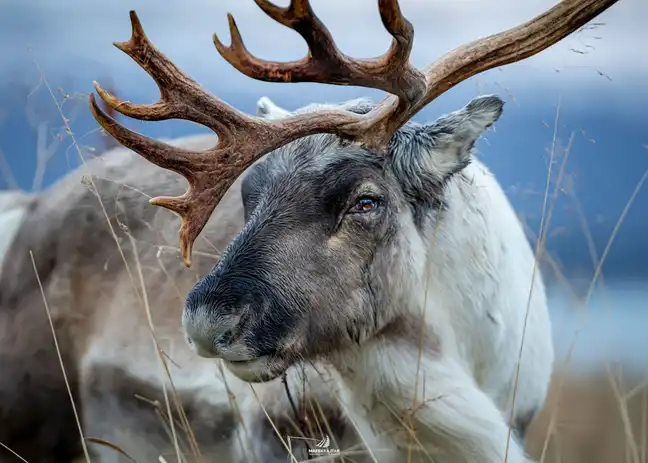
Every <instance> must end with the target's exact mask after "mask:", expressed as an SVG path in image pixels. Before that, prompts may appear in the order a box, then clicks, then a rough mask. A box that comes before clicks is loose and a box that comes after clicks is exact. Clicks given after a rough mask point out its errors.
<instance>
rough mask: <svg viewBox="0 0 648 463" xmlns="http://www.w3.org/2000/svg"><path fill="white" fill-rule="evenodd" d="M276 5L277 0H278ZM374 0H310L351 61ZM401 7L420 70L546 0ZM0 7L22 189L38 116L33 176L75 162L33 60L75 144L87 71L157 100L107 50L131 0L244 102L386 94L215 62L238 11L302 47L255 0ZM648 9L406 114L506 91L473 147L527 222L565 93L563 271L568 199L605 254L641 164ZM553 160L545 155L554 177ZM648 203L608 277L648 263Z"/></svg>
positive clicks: (182, 53)
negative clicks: (254, 73)
mask: <svg viewBox="0 0 648 463" xmlns="http://www.w3.org/2000/svg"><path fill="white" fill-rule="evenodd" d="M277 3H278V4H280V5H286V4H287V3H288V1H287V0H282V1H278V2H277ZM376 4H377V2H376V1H374V0H354V1H353V2H350V1H346V2H344V1H340V0H312V5H313V8H314V10H315V11H316V13H317V14H318V15H319V16H320V18H321V19H322V20H323V21H324V22H325V23H326V24H327V25H328V26H329V28H330V30H331V31H332V33H333V35H334V37H335V38H336V41H337V43H338V45H339V47H340V48H341V49H342V50H343V51H345V52H346V53H348V54H350V55H353V56H358V57H370V56H373V55H378V54H381V53H383V52H384V51H385V50H386V49H387V47H388V46H389V43H390V37H389V35H388V34H387V33H386V32H385V31H384V29H383V27H382V24H381V22H380V18H379V16H378V11H377V6H376ZM400 4H401V8H402V10H403V12H404V14H405V15H406V16H407V17H408V19H410V21H411V22H412V23H413V24H414V27H415V30H416V38H415V44H414V51H413V54H412V60H413V62H414V64H416V65H418V66H424V65H425V64H427V63H429V62H431V61H433V60H434V59H435V58H438V57H439V56H440V55H441V54H443V53H445V52H447V51H449V50H450V49H452V48H454V47H456V46H458V45H460V44H462V43H464V42H467V41H470V40H474V39H476V38H478V37H480V36H483V35H486V34H490V33H494V32H498V31H500V30H503V29H505V28H508V27H512V26H514V25H516V24H518V23H520V22H523V21H525V20H528V19H530V18H531V17H533V16H534V15H536V14H538V13H540V12H541V11H543V10H544V9H546V8H548V7H549V6H551V4H552V2H551V1H547V0H533V1H525V2H519V1H518V0H497V1H495V0H401V2H400ZM0 5H1V6H0V8H1V9H2V15H1V16H0V43H2V53H0V150H2V152H3V153H4V157H5V158H6V160H7V161H8V164H9V165H10V167H11V171H12V172H13V174H14V177H15V180H16V182H17V183H18V185H19V186H20V187H21V188H24V189H30V188H31V187H32V183H33V182H32V179H33V177H34V173H35V164H36V162H35V159H36V156H35V152H36V143H37V142H36V140H37V136H36V131H35V128H34V121H40V122H42V121H47V122H48V125H47V126H45V127H44V128H42V130H44V132H45V133H46V134H47V137H46V138H47V139H48V140H49V141H50V142H55V145H53V146H56V147H57V148H58V149H57V150H55V151H54V154H53V155H52V158H51V160H50V162H49V164H48V169H47V171H46V172H44V173H43V177H42V185H43V186H47V185H49V184H51V183H52V182H53V181H55V180H56V179H57V178H59V177H60V176H61V175H64V174H65V172H67V171H69V169H70V168H72V167H74V166H76V165H77V163H78V161H77V155H76V153H75V152H74V151H72V150H70V149H69V145H70V143H69V140H68V139H67V138H65V137H63V139H62V141H61V142H58V143H56V138H55V135H56V133H57V132H58V131H59V130H60V126H61V120H60V117H59V116H58V115H57V113H56V109H55V107H54V105H53V103H52V100H51V98H50V96H49V94H48V93H47V91H46V89H45V88H44V86H43V85H39V80H40V71H38V69H37V67H36V65H38V67H40V69H41V70H42V73H43V75H44V76H45V78H46V79H47V80H48V82H49V83H50V84H51V86H52V87H53V88H54V89H56V88H57V87H61V88H62V89H63V91H64V92H65V93H67V94H70V95H77V94H78V95H80V96H79V99H78V103H77V104H76V105H74V104H73V103H74V102H73V101H68V102H66V103H65V105H64V110H65V111H66V114H67V115H68V116H69V117H70V118H71V124H72V129H73V130H74V132H75V134H76V135H77V136H78V137H79V138H80V139H81V140H82V143H83V144H87V145H94V146H98V147H99V146H100V145H97V143H100V142H101V140H100V139H99V137H98V136H97V132H96V123H95V121H94V120H93V119H92V118H91V116H90V115H89V112H88V110H87V104H86V102H85V100H84V99H83V95H84V94H87V93H88V92H90V91H91V90H92V86H91V83H92V81H93V80H99V81H100V82H101V83H102V84H104V85H114V87H115V88H116V89H117V91H118V93H119V94H120V96H122V97H124V98H126V99H130V100H132V101H136V102H152V101H153V100H154V99H156V98H157V90H156V87H155V85H154V84H153V82H152V81H151V80H150V78H149V77H148V76H147V75H146V73H145V72H144V71H142V70H141V69H140V68H138V66H137V65H136V64H135V63H134V62H132V61H131V60H130V59H129V58H128V57H127V56H125V55H124V54H123V53H121V52H120V51H119V50H117V49H116V48H114V47H113V46H112V42H113V41H122V40H126V39H127V38H128V36H129V32H130V25H129V21H128V10H129V9H131V8H134V9H136V10H137V12H138V14H139V16H140V19H141V20H142V22H143V25H144V28H145V30H146V31H147V33H148V35H149V37H150V38H151V40H152V41H153V42H154V43H155V44H156V45H157V46H158V47H159V48H160V49H161V50H162V51H163V52H164V53H166V54H167V55H168V56H169V57H170V58H172V59H173V60H174V61H175V62H176V64H177V65H178V66H180V67H181V68H182V69H183V70H184V71H185V72H187V73H188V74H190V75H191V76H192V77H194V78H195V79H196V80H197V81H198V82H200V83H201V84H202V85H204V86H205V87H206V88H207V89H208V90H210V91H211V92H212V93H214V94H216V95H218V96H219V97H221V98H223V99H225V100H226V101H228V102H229V103H231V104H233V105H234V106H236V107H238V108H239V109H242V110H244V111H248V112H252V111H254V104H255V102H256V101H257V99H258V98H259V97H260V96H262V95H266V96H269V97H270V98H272V99H273V100H274V101H275V102H276V103H277V104H280V105H282V106H286V107H288V108H294V107H297V106H299V105H303V104H307V103H309V102H312V101H320V102H321V101H336V100H343V99H347V98H354V97H358V96H370V97H373V98H375V99H379V98H380V97H381V94H380V93H379V92H377V91H369V90H366V89H361V88H354V87H346V88H342V87H333V86H327V85H316V84H271V83H264V82H257V81H253V80H251V79H248V78H247V77H245V76H243V75H240V74H239V73H238V72H237V71H236V70H234V69H233V68H232V67H230V66H229V65H228V64H227V63H226V62H225V61H224V60H223V59H222V58H220V56H219V55H218V53H217V52H216V50H215V49H214V47H213V44H212V42H211V35H212V33H214V32H217V33H218V34H219V36H220V37H221V38H223V40H224V41H226V42H227V41H228V40H229V39H228V32H227V21H226V13H227V12H232V13H233V14H234V16H235V17H236V19H237V22H238V24H239V26H240V29H241V32H242V34H243V37H244V39H245V41H246V44H247V46H248V48H249V49H250V50H251V51H252V52H253V53H255V54H257V55H258V56H260V57H263V58H267V59H276V60H291V59H295V58H299V57H301V56H302V55H303V54H304V53H305V52H306V46H305V44H304V43H303V42H302V41H301V38H300V37H299V36H298V35H297V34H296V33H294V32H292V31H290V30H288V29H286V28H283V27H282V26H280V25H278V24H276V23H274V22H273V21H272V20H271V19H269V18H267V17H266V16H265V15H264V14H263V13H262V12H261V11H260V10H259V8H258V7H257V6H256V5H255V4H254V2H253V1H252V0H182V1H180V0H165V1H164V2H159V1H153V0H132V1H128V2H126V1H123V0H116V1H111V2H97V1H89V0H86V1H80V0H59V1H57V2H45V1H43V0H0ZM646 17H648V2H645V1H643V0H620V2H619V3H618V4H616V5H615V6H613V7H612V8H611V9H610V10H608V11H607V12H605V13H604V14H603V15H601V16H600V17H599V18H597V19H596V20H595V22H596V23H603V24H600V25H597V27H593V28H588V29H586V30H584V31H581V32H580V33H578V34H574V35H572V36H570V37H569V38H567V39H565V40H564V41H563V42H560V43H558V44H556V45H555V46H553V47H551V48H550V49H548V50H546V51H544V52H542V53H540V54H539V55H536V56H535V57H532V58H530V59H527V60H525V61H523V62H521V63H516V64H512V65H509V66H505V67H504V68H500V69H497V70H493V71H489V72H486V73H484V74H481V75H479V76H476V77H475V78H472V79H470V80H469V81H467V82H464V83H462V84H460V85H459V86H457V87H456V88H454V89H452V90H451V91H450V92H448V93H447V94H445V95H443V96H442V97H441V98H439V99H438V100H437V101H435V102H433V103H432V104H430V105H429V106H428V107H427V108H426V109H425V110H424V111H423V112H422V113H420V114H419V115H418V116H417V117H416V119H417V120H420V121H424V120H426V119H427V120H430V119H433V118H435V117H438V115H440V114H442V113H445V112H447V111H451V110H454V109H457V108H458V107H460V106H462V105H464V104H465V103H466V102H467V101H469V100H470V99H471V98H472V97H474V96H476V95H478V94H480V93H498V94H499V95H500V96H502V97H503V98H504V99H505V100H506V101H507V105H506V107H505V112H504V115H503V116H502V118H501V120H500V121H499V122H498V124H497V127H496V130H495V132H490V133H488V135H487V137H486V139H484V140H481V141H480V143H479V150H480V157H481V159H482V160H484V161H485V162H486V163H487V164H488V166H489V167H490V168H491V169H492V170H493V171H494V173H495V175H497V177H498V178H499V180H500V181H501V183H502V185H503V186H504V188H505V189H506V190H507V192H508V194H509V197H510V198H511V201H512V202H513V204H514V206H515V207H516V209H517V210H518V211H520V213H521V214H522V215H523V216H524V217H525V219H526V220H527V221H528V223H529V225H530V227H531V228H532V229H534V230H536V231H537V228H538V219H539V214H540V211H541V205H542V192H543V191H544V188H545V181H546V177H547V165H548V157H549V156H548V154H547V151H546V150H547V149H548V148H549V147H550V146H551V142H552V137H553V126H554V122H555V119H556V112H557V106H558V104H559V102H560V105H559V106H560V108H559V118H558V125H557V127H558V131H557V135H558V139H559V142H560V145H561V146H564V145H566V144H567V142H568V140H569V138H570V135H571V134H572V133H573V134H574V143H573V147H572V150H571V152H570V154H569V160H568V163H567V168H566V177H567V183H566V186H565V187H564V188H563V190H564V191H563V192H561V193H560V194H559V201H558V203H557V205H556V209H555V212H554V218H553V219H552V227H551V234H550V238H549V243H548V245H549V249H550V250H551V251H552V252H553V253H554V255H555V256H556V258H557V259H558V260H559V261H560V262H561V263H562V264H563V265H564V266H565V269H566V271H567V273H568V274H570V275H571V276H572V277H574V278H585V279H586V278H588V277H589V276H590V275H591V271H592V264H591V262H590V257H589V254H588V249H587V244H586V240H585V237H584V234H583V231H582V223H581V218H582V216H581V214H580V212H579V211H580V210H582V211H583V213H584V217H585V219H586V221H587V223H588V226H589V228H590V230H591V233H592V235H593V237H594V241H595V243H596V248H597V251H598V253H599V254H600V253H601V252H602V250H603V248H604V246H605V244H606V242H607V239H608V238H609V235H610V233H611V231H612V229H613V227H614V224H615V222H616V220H617V219H618V217H619V215H620V214H621V212H622V210H623V207H624V205H625V203H626V201H627V200H628V198H629V197H630V196H631V194H632V193H633V190H634V189H635V187H636V186H637V183H638V182H639V181H640V179H641V178H642V175H644V172H645V171H646V169H648V114H647V112H648V111H647V109H646V108H647V107H648V51H646V49H645V48H643V47H642V46H641V45H640V44H646V43H648V30H647V28H646V27H645V18H646ZM55 91H56V90H55ZM57 95H58V93H57ZM26 108H27V109H26ZM30 121H31V122H30ZM129 125H131V126H134V127H138V128H140V129H142V130H143V131H144V132H145V133H147V134H149V135H153V136H165V137H169V136H180V135H186V134H190V133H197V132H200V131H203V130H204V129H203V128H200V127H197V126H195V125H193V124H191V123H188V122H177V121H171V122H164V123H155V124H142V123H133V124H131V123H130V122H129ZM561 159H562V158H561V157H559V158H558V159H557V163H556V165H555V166H554V178H555V177H556V176H557V173H558V169H559V166H560V162H561ZM0 167H1V166H0ZM8 182H9V181H8V180H7V179H4V178H2V177H0V188H6V187H7V186H8ZM552 190H553V187H552ZM569 191H573V192H574V194H568V192H569ZM574 197H576V198H577V200H578V202H575V200H574V199H573V198H574ZM646 211H648V186H646V187H644V188H643V189H642V190H641V191H640V192H639V194H638V195H637V198H636V200H635V203H634V205H633V206H632V208H631V209H630V210H629V212H628V214H627V217H626V219H625V222H624V225H623V227H622V228H621V230H620V232H619V235H618V238H617V242H616V243H615V245H614V247H613V248H612V249H611V251H610V255H609V257H608V264H607V265H606V267H605V273H606V275H607V276H608V277H614V276H617V277H619V278H634V277H641V276H646V275H648V265H646V264H645V262H646V261H648V241H647V240H646V239H645V236H646V235H645V232H646V231H648V212H646Z"/></svg>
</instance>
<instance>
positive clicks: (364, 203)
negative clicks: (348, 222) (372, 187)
mask: <svg viewBox="0 0 648 463" xmlns="http://www.w3.org/2000/svg"><path fill="white" fill-rule="evenodd" d="M376 207H378V201H377V200H375V199H373V198H368V197H363V198H360V199H358V201H356V203H355V204H354V205H353V207H352V208H351V210H350V211H349V212H352V213H363V212H371V211H373V210H374V209H376Z"/></svg>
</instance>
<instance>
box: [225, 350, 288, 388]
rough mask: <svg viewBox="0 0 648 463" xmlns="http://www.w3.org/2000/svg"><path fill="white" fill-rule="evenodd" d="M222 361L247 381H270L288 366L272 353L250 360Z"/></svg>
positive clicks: (235, 374) (236, 374) (232, 371)
mask: <svg viewBox="0 0 648 463" xmlns="http://www.w3.org/2000/svg"><path fill="white" fill-rule="evenodd" d="M223 363H224V364H225V367H226V368H227V369H228V370H229V371H230V372H231V373H232V374H234V376H236V377H237V378H239V379H241V380H243V381H246V382H248V383H264V382H267V381H272V380H273V379H275V378H277V377H278V376H280V375H281V374H283V372H284V371H286V369H287V368H288V365H286V364H285V362H284V361H283V360H281V359H280V358H279V357H276V356H273V355H262V356H261V357H257V358H254V359H251V360H223Z"/></svg>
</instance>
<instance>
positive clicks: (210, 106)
mask: <svg viewBox="0 0 648 463" xmlns="http://www.w3.org/2000/svg"><path fill="white" fill-rule="evenodd" d="M130 20H131V26H132V35H131V38H130V39H129V40H128V41H126V42H115V44H114V45H115V46H116V47H117V48H119V49H120V50H121V51H123V52H124V53H126V54H127V55H128V56H130V57H131V58H132V59H133V60H134V61H135V62H136V63H137V64H139V66H140V67H141V68H142V69H144V70H145V71H146V72H147V73H148V74H149V75H150V76H151V77H152V78H153V80H154V81H155V83H156V84H157V86H158V88H159V90H160V100H159V101H158V102H156V103H153V104H149V105H140V104H133V103H130V102H128V101H122V100H119V99H118V98H116V97H114V96H113V95H111V94H110V93H109V92H107V91H105V90H103V89H102V88H101V87H100V86H99V85H97V84H95V88H96V89H97V92H98V93H99V96H100V97H101V98H102V99H103V100H104V101H105V102H106V103H107V104H108V105H109V106H110V107H112V108H114V109H115V110H116V111H119V112H120V113H122V114H124V115H125V116H129V117H132V118H135V119H141V120H148V121H160V120H166V119H185V120H190V121H193V122H197V123H199V124H202V125H204V126H206V127H209V128H210V129H212V130H213V131H214V132H216V133H217V134H218V135H219V137H220V139H221V143H223V144H224V143H226V142H230V141H231V139H232V136H231V132H232V128H233V127H236V128H237V130H243V127H250V126H251V125H254V124H255V121H254V119H252V118H251V117H249V116H246V115H245V114H243V113H241V112H239V111H237V110H235V109H234V108H233V107H231V106H230V105H228V104H227V103H225V102H223V101H222V100H220V99H219V98H216V97H215V96H213V95H210V94H209V93H208V92H207V91H205V90H204V89H203V88H202V87H201V86H200V85H199V84H198V83H196V82H195V81H194V80H193V79H192V78H191V77H189V76H188V75H187V74H185V73H184V72H182V71H181V70H180V69H179V68H178V67H177V66H176V65H175V64H173V63H172V62H171V61H170V60H169V58H167V57H166V56H165V55H164V54H163V53H162V52H160V51H159V50H158V49H157V48H156V47H155V46H154V45H153V44H152V43H151V42H150V41H149V39H148V37H147V36H146V33H145V32H144V28H143V27H142V23H141V22H140V20H139V18H138V17H137V14H136V13H135V11H130Z"/></svg>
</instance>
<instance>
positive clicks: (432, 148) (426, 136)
mask: <svg viewBox="0 0 648 463" xmlns="http://www.w3.org/2000/svg"><path fill="white" fill-rule="evenodd" d="M503 107H504V102H503V101H502V100H501V99H500V98H499V97H498V96H496V95H485V96H481V97H478V98H475V99H473V100H472V101H470V102H469V103H468V104H467V105H466V106H464V107H463V108H461V109H460V110H458V111H454V112H452V113H450V114H446V115H445V116H441V117H440V118H438V119H437V120H436V121H434V122H433V123H431V124H425V125H414V124H410V125H408V126H405V127H403V128H402V129H401V130H400V131H399V132H398V133H397V135H396V137H394V139H393V141H392V147H391V155H392V164H393V168H394V171H395V173H396V175H397V176H398V177H399V178H400V180H401V182H402V183H403V186H404V189H405V192H406V193H407V194H409V195H413V196H415V197H421V198H425V197H427V196H429V195H430V193H431V192H437V193H438V192H439V189H440V188H441V187H443V185H444V184H445V182H446V181H447V180H448V179H449V178H450V177H452V175H454V174H455V173H457V172H459V171H461V170H462V169H463V168H464V167H466V166H467V165H468V164H469V163H470V161H471V158H472V149H473V146H474V144H475V142H476V141H477V139H478V138H479V137H480V136H481V135H482V133H484V131H485V130H486V129H487V128H488V127H490V126H491V125H492V124H493V123H494V122H495V121H497V120H498V119H499V117H500V116H501V114H502V111H503Z"/></svg>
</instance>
